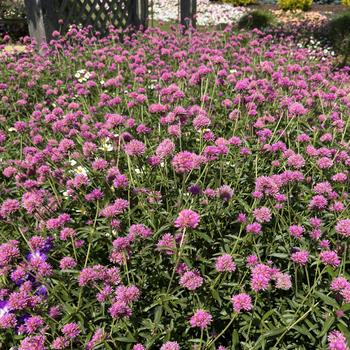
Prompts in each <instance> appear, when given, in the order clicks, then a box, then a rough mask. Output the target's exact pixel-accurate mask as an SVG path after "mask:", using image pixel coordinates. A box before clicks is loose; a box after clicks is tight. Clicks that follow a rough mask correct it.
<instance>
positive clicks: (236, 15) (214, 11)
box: [153, 0, 248, 26]
mask: <svg viewBox="0 0 350 350" xmlns="http://www.w3.org/2000/svg"><path fill="white" fill-rule="evenodd" d="M178 6H179V3H178V1H177V0H153V17H154V19H155V20H157V21H164V22H170V21H177V20H178V16H179V7H178ZM247 11H248V10H247V8H244V7H234V6H232V5H230V4H216V3H211V2H210V1H209V0H197V24H198V25H199V26H208V25H218V24H230V23H234V22H237V21H238V20H239V19H240V18H241V17H242V16H243V15H244V14H245V13H246V12H247Z"/></svg>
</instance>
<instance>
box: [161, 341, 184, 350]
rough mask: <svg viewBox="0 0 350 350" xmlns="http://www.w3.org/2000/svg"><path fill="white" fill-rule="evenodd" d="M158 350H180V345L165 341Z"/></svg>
mask: <svg viewBox="0 0 350 350" xmlns="http://www.w3.org/2000/svg"><path fill="white" fill-rule="evenodd" d="M160 350H180V345H179V344H178V342H176V341H167V342H166V343H164V344H163V345H162V346H161V347H160Z"/></svg>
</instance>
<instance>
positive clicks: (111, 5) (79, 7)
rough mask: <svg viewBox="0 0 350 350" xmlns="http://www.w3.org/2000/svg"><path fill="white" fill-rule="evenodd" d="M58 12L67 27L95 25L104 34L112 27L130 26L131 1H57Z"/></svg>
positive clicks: (95, 28)
mask: <svg viewBox="0 0 350 350" xmlns="http://www.w3.org/2000/svg"><path fill="white" fill-rule="evenodd" d="M56 11H57V16H58V18H59V19H63V20H64V23H65V24H64V26H66V27H67V26H69V25H70V24H72V23H75V24H82V25H83V26H87V25H93V27H94V30H98V31H100V32H101V33H104V32H106V30H107V29H108V27H109V26H110V25H113V26H115V27H116V28H125V27H126V26H128V25H129V24H130V21H131V0H56ZM63 29H67V28H63Z"/></svg>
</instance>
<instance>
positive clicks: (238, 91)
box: [0, 26, 350, 350]
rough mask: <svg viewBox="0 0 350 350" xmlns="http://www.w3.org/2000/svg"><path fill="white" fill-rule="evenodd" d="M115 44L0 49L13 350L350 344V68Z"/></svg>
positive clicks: (279, 47)
mask: <svg viewBox="0 0 350 350" xmlns="http://www.w3.org/2000/svg"><path fill="white" fill-rule="evenodd" d="M118 38H119V32H118V31H116V30H115V31H112V32H111V33H110V36H109V37H107V38H102V39H101V38H97V37H93V36H91V31H90V30H87V29H81V30H80V29H77V28H75V27H74V26H73V28H72V29H71V30H70V31H69V33H68V34H67V36H66V37H64V38H62V37H61V36H60V34H59V33H58V32H55V33H54V39H55V40H54V41H53V42H52V43H51V44H52V45H51V46H44V47H42V50H41V51H40V54H39V53H38V52H37V51H36V50H35V47H34V45H31V43H30V42H29V41H28V40H26V41H25V43H24V44H25V45H26V47H25V50H24V52H22V53H21V54H20V55H18V54H16V53H14V54H11V52H10V53H6V54H4V55H3V56H1V57H0V151H1V153H0V157H1V162H0V180H1V181H0V198H1V199H0V239H1V244H0V272H1V276H2V277H1V279H0V328H1V332H0V348H4V347H5V348H8V349H10V348H17V349H18V350H28V349H36V350H45V349H87V350H91V349H95V350H97V349H109V350H110V349H126V350H130V349H133V350H144V349H148V350H153V349H161V350H179V349H181V350H185V349H186V350H187V349H191V350H192V349H196V350H215V349H217V350H219V349H220V350H224V349H227V350H229V349H230V350H231V349H242V350H248V349H249V350H251V349H255V350H258V349H300V350H308V349H329V350H335V349H344V350H346V349H349V347H348V345H347V344H348V342H349V341H350V332H349V329H348V324H349V309H350V307H349V305H350V276H349V261H350V255H349V245H348V243H349V237H350V210H349V208H350V205H349V204H350V203H349V193H348V191H349V166H350V145H349V138H350V129H349V124H350V118H349V117H350V116H349V107H350V98H349V96H350V76H349V69H348V68H346V67H345V68H344V69H336V68H335V67H334V58H333V57H332V56H331V55H329V54H326V53H325V52H324V50H320V49H315V50H314V51H313V52H312V54H310V51H309V50H308V49H307V48H305V47H300V46H299V45H298V42H297V41H296V39H295V37H293V36H292V35H288V36H285V37H283V38H282V39H278V37H277V36H273V35H271V34H264V33H263V32H261V31H258V30H254V31H252V32H244V31H242V32H236V31H235V30H233V28H232V27H227V28H226V29H225V30H223V31H202V32H196V31H192V32H191V34H190V35H189V34H188V33H187V34H186V35H181V34H180V31H179V30H176V29H174V30H170V29H169V31H167V32H164V31H161V30H160V29H155V28H151V29H148V30H146V31H145V32H143V33H136V34H133V35H132V37H128V36H127V35H125V37H124V41H123V43H121V42H120V41H119V40H118Z"/></svg>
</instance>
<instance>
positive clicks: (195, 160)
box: [172, 151, 203, 174]
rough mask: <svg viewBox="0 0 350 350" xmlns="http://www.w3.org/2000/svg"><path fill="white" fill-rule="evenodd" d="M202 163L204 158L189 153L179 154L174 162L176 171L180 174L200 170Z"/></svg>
mask: <svg viewBox="0 0 350 350" xmlns="http://www.w3.org/2000/svg"><path fill="white" fill-rule="evenodd" d="M202 163H203V157H201V156H199V155H197V154H195V153H192V152H189V151H183V152H180V153H177V154H176V155H175V156H174V158H173V160H172V165H173V167H174V170H175V171H176V172H177V173H179V174H183V173H188V172H190V171H191V170H194V169H198V168H199V167H200V165H201V164H202Z"/></svg>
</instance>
